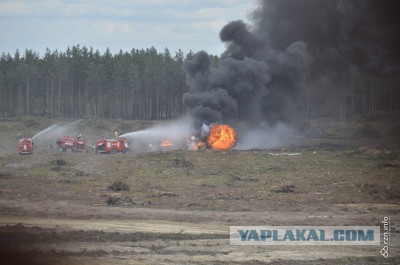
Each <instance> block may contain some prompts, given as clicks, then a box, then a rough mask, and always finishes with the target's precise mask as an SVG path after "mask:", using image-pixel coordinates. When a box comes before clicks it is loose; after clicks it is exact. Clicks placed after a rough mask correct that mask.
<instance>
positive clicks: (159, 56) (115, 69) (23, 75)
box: [0, 45, 193, 119]
mask: <svg viewBox="0 0 400 265" xmlns="http://www.w3.org/2000/svg"><path fill="white" fill-rule="evenodd" d="M189 56H193V53H192V52H190V53H189V54H187V55H185V54H184V53H183V52H182V51H181V50H179V51H178V52H176V53H175V54H174V55H172V54H171V53H170V51H169V50H168V49H167V48H166V49H165V50H164V51H163V52H158V51H157V50H156V49H155V48H153V47H152V48H149V49H146V50H143V49H141V50H137V49H132V50H131V51H130V52H123V51H120V52H119V53H118V54H111V52H110V50H109V49H107V50H106V51H105V52H104V53H103V54H101V53H100V52H99V51H98V50H96V51H94V50H93V49H92V48H90V49H88V48H86V47H80V46H79V45H77V46H73V47H72V48H68V49H67V50H66V51H65V52H59V51H57V50H56V51H50V50H49V49H47V50H46V53H45V54H44V55H43V56H39V55H38V54H37V53H36V52H34V51H32V50H25V53H24V54H22V55H21V54H20V53H19V51H16V53H15V55H14V56H11V55H9V54H7V55H6V54H4V53H3V55H2V57H1V60H0V104H1V106H0V115H1V116H2V117H12V116H28V115H29V116H46V117H68V118H87V117H102V118H123V119H166V118H172V117H177V116H180V115H181V114H182V113H183V112H184V107H183V106H182V95H183V93H185V92H186V91H188V87H187V84H186V82H185V75H184V73H183V72H182V70H181V66H182V63H183V61H184V59H185V58H187V57H189Z"/></svg>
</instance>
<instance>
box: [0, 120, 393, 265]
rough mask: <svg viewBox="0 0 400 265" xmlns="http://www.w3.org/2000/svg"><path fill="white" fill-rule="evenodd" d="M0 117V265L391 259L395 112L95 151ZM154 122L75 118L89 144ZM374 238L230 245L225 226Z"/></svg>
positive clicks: (39, 125) (39, 123) (32, 124)
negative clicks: (229, 143)
mask: <svg viewBox="0 0 400 265" xmlns="http://www.w3.org/2000/svg"><path fill="white" fill-rule="evenodd" d="M56 122H57V123H62V122H70V121H68V120H50V119H44V118H43V119H42V118H28V117H24V118H20V119H17V118H15V119H3V120H0V139H1V140H0V248H1V250H0V255H1V256H2V258H1V259H2V260H6V261H7V262H8V264H329V265H330V264H399V262H400V244H399V240H400V237H399V231H400V226H399V224H400V138H399V137H400V132H399V131H400V130H399V128H400V119H399V114H393V115H392V116H390V115H386V116H379V117H376V119H371V120H365V119H361V118H358V119H354V120H347V121H344V122H339V121H334V120H329V119H322V120H312V121H307V122H303V123H301V124H298V125H297V129H298V130H299V131H300V132H301V133H302V134H303V135H304V137H302V138H300V139H296V141H292V142H290V143H288V144H287V145H284V146H281V147H279V148H275V149H268V150H256V149H254V150H246V151H243V150H230V151H226V152H216V151H213V150H204V151H199V152H195V151H190V150H177V151H165V152H142V153H135V152H132V150H131V152H128V153H127V154H114V155H98V154H93V153H71V154H66V153H59V152H58V150H56V148H54V149H50V148H48V147H47V146H43V147H35V148H36V150H35V152H34V154H32V155H18V152H17V143H18V137H17V135H18V133H19V132H20V131H21V130H24V131H25V133H27V134H30V135H33V134H35V133H37V132H39V131H41V130H43V129H45V128H47V127H48V126H50V125H51V124H54V123H56ZM154 123H155V122H140V121H123V120H117V121H110V120H101V119H91V120H81V121H79V122H78V123H77V124H78V125H77V126H78V127H79V130H80V131H82V132H83V135H84V136H85V135H87V136H88V138H89V141H94V140H95V139H97V138H99V137H103V136H104V135H109V136H112V135H113V132H114V131H115V130H119V131H122V132H130V131H135V130H139V129H143V128H147V127H149V126H151V125H152V124H154ZM384 216H388V217H390V220H391V245H390V252H389V258H387V259H385V258H383V257H382V255H381V254H380V252H379V251H380V248H381V247H379V246H234V245H230V243H229V226H238V225H245V226H250V225H259V226H262V225H270V226H271V225H277V226H279V225H281V226H283V225H285V226H286V225H287V226H288V225H291V226H294V225H303V226H312V225H315V226H328V225H334V226H341V225H353V226H364V225H381V220H382V218H383V217H384Z"/></svg>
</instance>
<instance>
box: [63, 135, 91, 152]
mask: <svg viewBox="0 0 400 265" xmlns="http://www.w3.org/2000/svg"><path fill="white" fill-rule="evenodd" d="M56 143H57V145H58V147H59V148H60V151H61V152H67V153H72V152H83V151H86V148H87V141H86V139H83V140H82V139H76V138H73V137H70V136H64V137H63V138H61V139H58V140H57V142H56Z"/></svg>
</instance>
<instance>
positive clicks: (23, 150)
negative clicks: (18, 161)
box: [18, 137, 33, 155]
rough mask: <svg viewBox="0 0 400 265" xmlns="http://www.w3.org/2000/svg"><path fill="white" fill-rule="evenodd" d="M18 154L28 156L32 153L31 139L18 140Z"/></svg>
mask: <svg viewBox="0 0 400 265" xmlns="http://www.w3.org/2000/svg"><path fill="white" fill-rule="evenodd" d="M18 152H19V154H20V155H22V154H27V155H30V154H32V153H33V141H32V139H31V138H27V137H24V138H22V139H21V140H19V144H18Z"/></svg>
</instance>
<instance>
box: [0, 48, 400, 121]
mask: <svg viewBox="0 0 400 265" xmlns="http://www.w3.org/2000/svg"><path fill="white" fill-rule="evenodd" d="M193 57H194V54H193V53H192V52H189V53H188V54H184V53H183V52H182V51H181V50H178V51H177V52H175V54H174V55H172V54H171V53H170V51H169V50H168V49H167V48H166V49H165V50H164V51H163V52H158V51H157V50H156V49H155V48H154V47H152V48H148V49H140V50H139V49H132V50H131V51H130V52H123V51H120V52H119V53H117V54H111V52H110V50H109V49H106V51H105V52H104V53H103V54H101V53H100V52H99V51H98V50H96V51H94V50H93V49H92V48H86V47H80V46H79V45H76V46H72V47H69V48H68V49H67V50H66V51H65V52H60V51H57V50H55V51H50V50H49V49H47V50H46V52H45V54H44V55H43V56H39V54H38V53H36V52H34V51H32V50H25V53H24V54H22V55H21V54H20V52H19V51H18V50H17V51H16V52H15V54H14V55H13V56H12V55H10V54H4V53H3V54H2V55H1V58H0V117H15V116H44V117H50V118H53V117H67V118H88V117H101V118H123V119H144V120H146V119H169V118H174V117H178V116H181V115H182V114H183V113H185V112H186V107H185V106H184V105H183V104H182V96H183V94H184V93H186V92H188V91H190V88H189V87H188V85H187V83H186V80H185V74H184V72H183V71H182V64H183V62H184V60H185V59H191V58H193ZM210 57H211V59H212V65H213V66H214V67H216V66H217V65H218V60H219V58H218V57H217V56H214V55H210ZM349 75H350V78H348V79H349V80H351V81H349V82H347V85H345V86H344V88H342V89H335V90H332V89H330V88H329V84H314V85H310V86H307V88H305V89H306V99H305V100H300V99H299V102H298V103H300V105H302V106H301V108H302V109H304V110H306V113H307V115H306V117H308V118H319V117H341V118H343V117H348V116H352V115H355V114H364V115H368V114H371V113H373V112H375V111H388V112H392V111H397V110H400V90H399V84H400V80H399V79H398V78H399V77H398V76H397V75H392V76H391V77H390V78H388V77H380V76H376V75H372V74H365V73H362V72H361V71H358V70H355V69H353V70H352V71H351V72H350V73H349ZM324 87H326V89H324ZM316 88H317V89H316ZM332 91H334V92H332ZM332 93H333V94H332ZM327 97H328V98H329V100H328V101H327V100H326V98H327ZM320 102H325V103H324V104H320Z"/></svg>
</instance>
